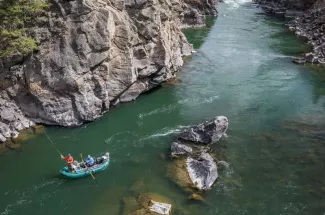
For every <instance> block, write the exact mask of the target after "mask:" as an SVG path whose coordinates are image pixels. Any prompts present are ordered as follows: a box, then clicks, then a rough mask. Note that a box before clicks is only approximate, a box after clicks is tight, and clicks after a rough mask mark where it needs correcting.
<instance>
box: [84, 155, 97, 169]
mask: <svg viewBox="0 0 325 215" xmlns="http://www.w3.org/2000/svg"><path fill="white" fill-rule="evenodd" d="M85 163H86V165H87V166H88V167H92V166H93V165H95V163H96V162H95V159H94V158H93V157H91V156H90V155H88V157H87V158H86V160H85Z"/></svg>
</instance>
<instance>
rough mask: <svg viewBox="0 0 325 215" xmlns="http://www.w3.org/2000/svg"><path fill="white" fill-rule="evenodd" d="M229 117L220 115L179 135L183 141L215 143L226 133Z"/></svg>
mask: <svg viewBox="0 0 325 215" xmlns="http://www.w3.org/2000/svg"><path fill="white" fill-rule="evenodd" d="M227 128H228V119H227V118H226V117H224V116H218V117H216V118H214V119H213V120H211V121H208V122H205V123H201V124H199V125H197V126H193V127H191V128H189V129H187V130H185V131H183V132H182V133H180V134H179V135H178V137H177V138H178V139H179V140H181V141H190V142H195V143H203V144H214V143H216V142H217V141H219V140H220V138H221V137H222V136H223V135H224V134H225V133H226V131H227Z"/></svg>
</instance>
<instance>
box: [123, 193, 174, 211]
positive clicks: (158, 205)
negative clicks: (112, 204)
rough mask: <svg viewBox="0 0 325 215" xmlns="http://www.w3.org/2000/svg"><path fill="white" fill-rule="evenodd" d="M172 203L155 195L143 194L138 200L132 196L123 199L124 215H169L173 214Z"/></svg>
mask: <svg viewBox="0 0 325 215" xmlns="http://www.w3.org/2000/svg"><path fill="white" fill-rule="evenodd" d="M171 208H172V205H171V201H170V200H169V199H168V198H166V197H164V196H161V195H158V194H155V193H142V194H139V195H138V197H137V198H135V197H133V196H130V197H125V198H123V211H122V214H123V215H124V214H125V215H157V214H162V215H169V214H171Z"/></svg>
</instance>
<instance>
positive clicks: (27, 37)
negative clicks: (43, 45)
mask: <svg viewBox="0 0 325 215" xmlns="http://www.w3.org/2000/svg"><path fill="white" fill-rule="evenodd" d="M48 8H49V4H48V3H47V2H46V1H42V0H0V60H1V61H3V60H6V59H10V58H12V57H14V56H20V57H24V56H27V55H28V54H30V53H32V52H33V51H34V50H37V42H36V40H35V39H33V38H32V36H31V30H30V29H32V28H33V27H34V25H35V23H36V21H37V18H38V17H40V16H42V15H44V14H45V12H46V11H47V9H48Z"/></svg>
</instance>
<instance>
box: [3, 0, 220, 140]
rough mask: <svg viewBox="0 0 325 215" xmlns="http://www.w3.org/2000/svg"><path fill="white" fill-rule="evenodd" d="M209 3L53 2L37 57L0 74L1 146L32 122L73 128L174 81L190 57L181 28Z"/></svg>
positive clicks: (201, 15)
mask: <svg viewBox="0 0 325 215" xmlns="http://www.w3.org/2000/svg"><path fill="white" fill-rule="evenodd" d="M215 6H216V1H215V0H207V1H203V0H146V1H142V0H140V1H134V0H98V1H97V0H86V1H83V0H71V1H65V0H53V2H51V9H50V12H49V16H48V18H46V19H41V20H39V21H38V23H37V27H36V28H35V29H34V34H35V35H34V38H36V39H37V41H38V42H39V43H40V47H39V51H38V52H37V53H34V54H33V55H31V56H30V57H29V58H28V59H26V60H24V61H23V62H22V63H21V64H20V65H16V66H11V67H10V66H9V64H8V63H6V62H1V63H2V64H1V65H3V66H2V67H1V68H0V80H1V83H0V103H1V107H0V117H1V118H0V122H2V123H1V124H0V141H4V140H5V139H7V138H10V137H15V136H17V132H18V131H19V130H20V129H23V128H27V127H29V126H31V125H33V124H34V123H43V124H48V125H60V126H77V125H80V124H82V123H84V122H88V121H93V120H96V119H97V118H99V117H100V116H102V114H103V113H104V112H106V111H108V110H109V108H110V106H112V105H116V104H118V103H119V102H128V101H132V100H134V99H136V98H137V96H139V94H141V93H142V92H145V91H148V90H150V89H152V88H154V87H156V86H158V85H159V84H161V83H162V82H164V81H166V80H168V79H171V78H173V77H174V76H175V72H177V70H178V69H179V68H180V67H181V66H182V65H183V60H182V56H186V55H190V54H191V53H192V50H193V49H192V46H191V45H190V44H189V43H188V42H187V40H186V38H185V36H184V34H183V33H182V31H181V27H187V26H199V25H203V24H204V20H205V15H207V14H209V15H216V14H217V12H216V8H215Z"/></svg>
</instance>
